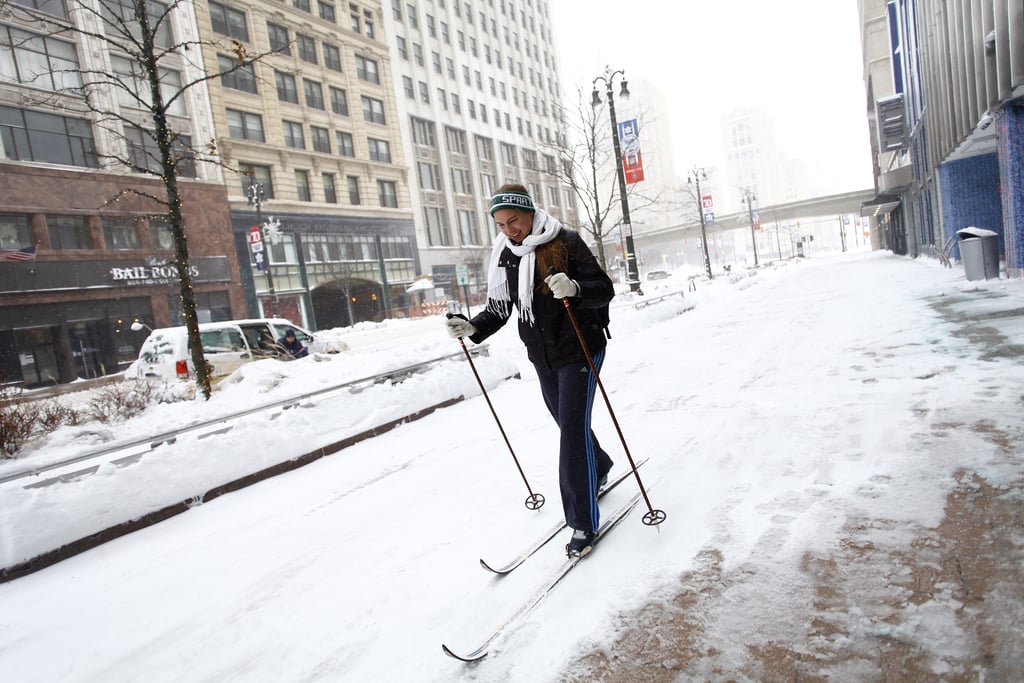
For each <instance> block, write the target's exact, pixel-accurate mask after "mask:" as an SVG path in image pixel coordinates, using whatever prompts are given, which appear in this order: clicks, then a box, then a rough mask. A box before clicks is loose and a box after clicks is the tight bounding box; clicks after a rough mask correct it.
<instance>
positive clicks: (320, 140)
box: [309, 126, 331, 154]
mask: <svg viewBox="0 0 1024 683" xmlns="http://www.w3.org/2000/svg"><path fill="white" fill-rule="evenodd" d="M309 140H310V142H312V143H313V151H314V152H324V153H326V154H330V153H331V131H329V130H327V129H326V128H321V127H320V126H310V127H309Z"/></svg>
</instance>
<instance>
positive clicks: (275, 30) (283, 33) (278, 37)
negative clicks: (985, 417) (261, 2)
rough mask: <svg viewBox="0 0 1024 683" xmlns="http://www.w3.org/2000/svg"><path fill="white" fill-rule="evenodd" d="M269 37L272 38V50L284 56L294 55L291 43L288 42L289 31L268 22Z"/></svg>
mask: <svg viewBox="0 0 1024 683" xmlns="http://www.w3.org/2000/svg"><path fill="white" fill-rule="evenodd" d="M267 35H268V37H269V38H270V49H271V50H272V51H274V52H277V53H279V54H282V55H290V54H291V53H292V46H291V41H289V40H288V29H287V28H285V27H284V26H278V25H277V24H275V23H272V22H269V21H268V22H267Z"/></svg>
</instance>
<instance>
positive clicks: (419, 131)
mask: <svg viewBox="0 0 1024 683" xmlns="http://www.w3.org/2000/svg"><path fill="white" fill-rule="evenodd" d="M412 141H413V143H414V144H417V145H423V146H424V147H437V138H436V137H435V134H434V123H433V122H432V121H427V120H425V119H418V118H415V117H413V119H412Z"/></svg>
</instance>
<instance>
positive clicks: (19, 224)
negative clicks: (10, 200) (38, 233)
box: [0, 213, 33, 249]
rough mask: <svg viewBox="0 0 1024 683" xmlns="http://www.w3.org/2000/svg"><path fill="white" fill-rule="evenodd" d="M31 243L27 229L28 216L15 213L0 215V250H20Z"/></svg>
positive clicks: (29, 232)
mask: <svg viewBox="0 0 1024 683" xmlns="http://www.w3.org/2000/svg"><path fill="white" fill-rule="evenodd" d="M32 243H33V240H32V232H31V231H30V230H29V228H28V216H26V215H25V214H17V213H0V249H21V248H22V247H28V246H31V245H32Z"/></svg>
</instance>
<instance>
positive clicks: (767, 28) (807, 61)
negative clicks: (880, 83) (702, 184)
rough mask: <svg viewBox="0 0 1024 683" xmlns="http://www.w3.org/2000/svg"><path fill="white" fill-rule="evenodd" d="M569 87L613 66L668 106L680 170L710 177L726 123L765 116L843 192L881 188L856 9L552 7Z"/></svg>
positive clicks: (657, 3)
mask: <svg viewBox="0 0 1024 683" xmlns="http://www.w3.org/2000/svg"><path fill="white" fill-rule="evenodd" d="M551 12H552V17H553V20H554V24H555V38H556V41H557V42H558V44H559V59H560V62H561V67H562V78H563V83H562V85H563V88H564V90H565V92H566V93H567V94H569V93H574V92H575V91H576V87H577V86H578V85H579V86H582V88H583V90H584V92H587V93H589V92H590V91H591V89H592V81H593V79H594V77H595V76H598V75H600V74H602V73H603V72H604V68H605V66H606V65H607V66H610V67H611V68H612V69H613V70H617V69H624V70H625V72H626V77H627V79H629V78H643V79H646V80H649V81H651V82H652V83H654V84H655V85H656V86H658V87H659V88H660V89H661V90H662V91H663V93H664V95H665V97H666V98H667V99H668V104H669V109H670V112H669V116H670V119H671V126H672V131H673V136H674V138H673V143H674V148H675V165H676V169H677V171H678V172H679V173H685V170H686V169H689V168H692V167H693V166H694V165H698V166H705V167H711V166H714V165H716V163H718V162H717V159H718V158H719V157H720V155H721V151H720V148H721V134H720V129H719V126H720V121H719V119H720V117H721V115H722V114H723V113H726V112H728V111H731V110H732V109H734V108H736V107H750V106H757V107H760V108H761V109H763V110H764V111H765V112H767V114H768V115H769V116H770V117H771V118H772V120H773V121H774V123H775V127H776V132H777V135H778V141H779V149H780V150H782V151H784V152H785V153H786V154H788V155H789V156H791V157H794V158H800V159H803V160H805V161H806V162H807V163H808V165H809V171H810V175H811V177H812V178H818V179H821V180H822V181H823V183H827V184H828V185H829V186H830V189H834V191H835V192H841V191H847V190H861V189H865V188H869V187H871V186H872V176H871V156H870V147H869V144H870V143H869V141H868V129H867V126H868V124H867V119H866V116H865V101H866V100H865V98H866V95H865V93H864V83H863V80H862V75H861V74H862V66H861V62H862V58H861V48H860V26H859V19H858V16H857V3H856V2H853V1H852V0H841V1H840V0H828V1H823V0H775V1H774V2H765V1H764V0H730V1H729V2H667V1H666V0H632V1H631V2H622V1H615V0H551Z"/></svg>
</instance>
